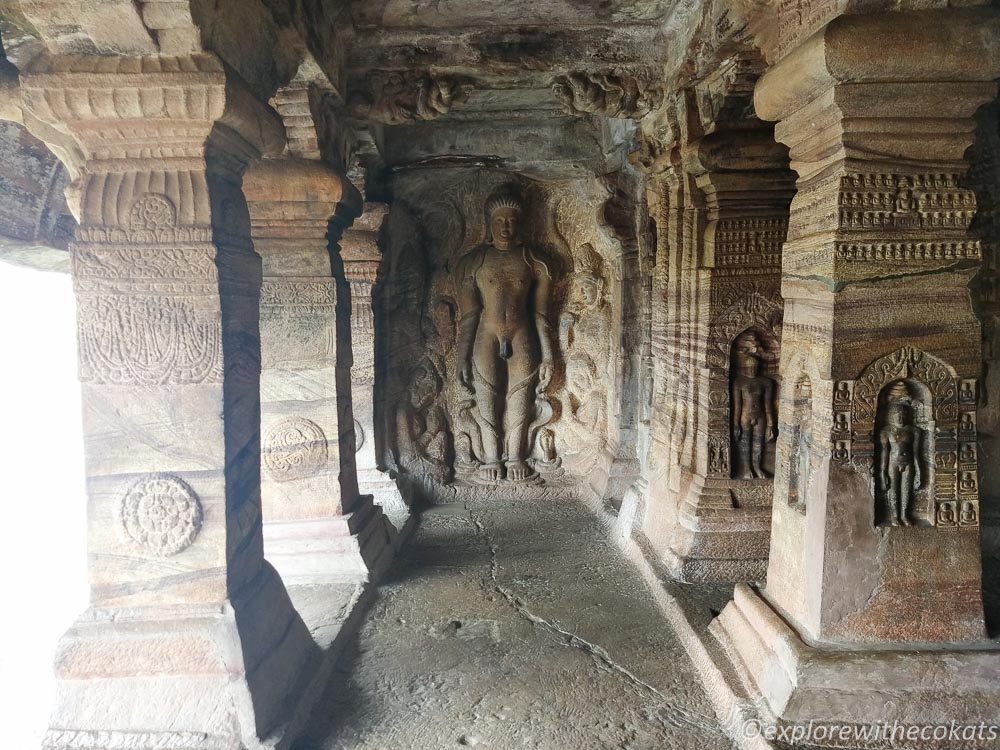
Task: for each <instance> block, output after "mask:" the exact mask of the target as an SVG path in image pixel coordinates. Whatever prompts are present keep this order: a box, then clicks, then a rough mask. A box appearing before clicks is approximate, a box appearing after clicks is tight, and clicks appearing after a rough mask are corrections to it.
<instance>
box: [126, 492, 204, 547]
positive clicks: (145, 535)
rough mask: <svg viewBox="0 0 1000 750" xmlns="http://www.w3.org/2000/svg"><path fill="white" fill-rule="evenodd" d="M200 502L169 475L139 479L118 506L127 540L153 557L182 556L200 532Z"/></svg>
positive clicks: (201, 516) (192, 493)
mask: <svg viewBox="0 0 1000 750" xmlns="http://www.w3.org/2000/svg"><path fill="white" fill-rule="evenodd" d="M202 518H203V514H202V509H201V502H200V501H199V499H198V496H197V495H196V494H195V493H194V490H192V489H191V488H190V487H189V486H188V485H187V483H185V482H184V481H183V480H181V479H179V478H177V477H175V476H172V475H170V474H150V475H148V476H145V477H142V478H141V479H139V480H138V481H137V482H135V483H134V484H133V485H132V486H131V487H129V489H128V490H127V491H126V493H125V495H124V496H123V497H122V500H121V504H120V505H119V520H120V522H121V528H122V531H123V532H124V534H125V536H126V538H128V540H129V541H130V542H132V543H134V544H136V545H138V546H140V547H142V548H143V549H144V550H145V551H146V552H147V553H149V554H151V555H153V556H155V557H171V556H173V555H176V554H178V553H180V552H183V551H184V550H185V549H187V548H188V547H189V546H191V543H192V542H194V540H195V537H197V536H198V532H199V531H200V530H201V523H202Z"/></svg>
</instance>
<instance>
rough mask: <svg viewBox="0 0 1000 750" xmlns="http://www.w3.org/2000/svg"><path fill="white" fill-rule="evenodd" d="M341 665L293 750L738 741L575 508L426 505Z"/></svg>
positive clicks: (593, 526) (654, 611)
mask: <svg viewBox="0 0 1000 750" xmlns="http://www.w3.org/2000/svg"><path fill="white" fill-rule="evenodd" d="M484 542H485V543H484ZM574 654H576V655H574ZM595 667H596V668H595ZM338 670H339V671H338V672H337V673H336V674H335V675H334V679H333V680H332V681H331V683H330V685H329V687H328V690H327V694H326V696H325V697H324V700H323V701H322V703H321V706H320V709H319V710H318V711H317V713H316V716H315V719H314V725H313V727H312V729H311V731H310V734H309V736H308V737H306V738H304V740H303V741H302V742H300V743H299V744H298V745H296V748H295V750H346V749H347V748H352V749H354V748H357V749H359V750H369V749H371V750H374V749H375V748H385V749H386V750H393V749H395V748H400V749H402V748H407V749H409V748H415V749H424V748H427V749H432V748H449V747H456V748H460V747H463V746H477V747H481V748H497V749H499V748H504V749H506V748H521V747H524V748H549V749H552V750H562V749H563V748H565V749H566V750H590V749H591V748H593V749H594V750H598V749H600V748H621V749H622V750H653V748H656V749H657V750H659V749H660V748H666V749H667V750H675V749H676V750H690V748H695V747H697V748H699V750H721V749H723V748H731V747H732V743H731V742H730V741H729V740H728V739H727V738H726V737H725V735H724V734H723V732H722V730H721V728H720V727H719V724H718V722H717V721H716V720H715V717H714V714H713V712H712V708H711V705H710V704H709V702H708V699H707V698H706V697H705V695H704V693H703V692H702V689H701V686H700V684H699V682H698V678H697V676H696V674H695V672H694V670H693V667H692V666H691V665H690V663H689V662H688V660H687V656H686V654H685V653H684V651H683V648H682V646H681V644H680V642H679V641H678V639H677V637H676V636H675V635H674V633H673V632H672V630H671V629H670V627H669V625H668V624H667V623H666V621H665V620H664V619H663V617H662V615H661V613H660V611H659V609H658V608H657V606H656V604H655V603H654V601H653V598H652V596H651V595H650V594H649V592H648V591H647V590H646V589H645V585H644V583H643V582H642V580H641V579H640V577H639V575H638V573H637V572H636V571H635V570H634V569H633V568H632V567H631V565H630V564H629V563H628V562H627V560H626V559H625V558H624V556H623V555H621V553H620V552H619V551H618V550H617V549H616V548H614V546H613V545H612V544H611V543H610V542H609V541H608V540H607V537H606V535H605V531H604V529H603V527H602V525H601V522H600V520H599V519H598V518H596V517H595V516H594V515H593V514H591V513H590V512H589V511H588V510H587V509H586V508H585V507H584V506H583V505H582V504H580V503H577V502H566V501H560V502H548V503H541V502H537V503H530V502H524V501H509V500H508V501H502V502H498V501H491V502H487V501H474V502H470V503H467V504H466V505H461V504H454V505H448V506H437V507H435V508H431V509H429V510H428V511H426V512H425V513H424V515H423V517H422V519H421V523H420V526H419V527H418V529H417V531H416V532H415V533H414V536H413V537H412V538H411V540H410V541H409V542H408V544H407V546H406V547H405V548H404V549H403V550H402V552H401V554H400V559H399V560H398V561H397V564H396V566H395V567H394V569H393V571H392V572H391V573H390V575H389V577H388V579H387V580H386V581H385V582H384V583H383V585H382V586H381V587H380V589H379V592H378V596H377V598H376V601H375V603H374V605H373V607H372V609H371V611H370V612H369V614H368V616H367V619H366V621H365V623H364V624H363V625H362V627H361V629H360V631H359V633H358V634H357V636H356V637H355V639H354V641H353V643H351V644H350V645H348V647H347V650H346V651H345V654H344V656H343V658H342V660H341V663H340V665H339V667H338Z"/></svg>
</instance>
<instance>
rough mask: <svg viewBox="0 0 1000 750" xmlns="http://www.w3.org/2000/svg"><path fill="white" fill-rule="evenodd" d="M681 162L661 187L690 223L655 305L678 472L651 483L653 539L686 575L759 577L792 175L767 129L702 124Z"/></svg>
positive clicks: (664, 199)
mask: <svg viewBox="0 0 1000 750" xmlns="http://www.w3.org/2000/svg"><path fill="white" fill-rule="evenodd" d="M680 159H681V162H682V163H681V165H679V167H677V168H675V174H676V179H675V182H677V183H678V185H677V189H675V190H671V189H670V188H669V187H668V186H663V188H662V189H661V192H662V193H663V195H662V196H661V197H660V198H659V201H660V203H661V204H664V205H666V204H668V203H671V202H672V203H673V204H674V205H675V206H676V205H678V204H682V205H681V207H680V208H678V209H675V210H680V211H681V218H682V219H683V230H682V231H681V233H680V236H679V237H677V238H676V241H675V242H674V243H673V245H672V246H668V252H669V253H670V254H671V258H670V259H669V260H668V259H666V258H665V259H664V263H666V264H672V265H671V268H670V273H668V274H667V278H666V279H665V281H666V283H667V284H668V289H667V290H666V294H667V298H668V299H667V300H665V301H664V302H663V303H661V305H665V306H666V307H667V316H666V317H667V321H668V323H667V326H668V328H667V330H668V331H669V334H670V337H669V338H668V339H667V340H666V341H663V339H662V338H661V340H660V344H659V345H660V346H661V347H665V349H666V351H665V354H666V357H665V361H666V363H667V364H668V370H669V372H668V373H667V374H666V378H667V381H668V382H669V388H670V389H671V390H672V391H673V392H672V394H671V395H672V397H673V399H674V403H673V405H672V411H673V413H672V415H671V416H670V417H669V418H668V419H667V420H665V421H666V423H668V426H667V430H668V432H669V435H661V437H660V440H661V441H663V442H665V443H666V445H667V450H668V451H670V452H671V453H672V454H673V455H672V458H671V459H668V464H670V471H669V472H667V471H661V472H660V477H659V478H658V480H657V481H656V482H654V483H653V484H652V485H651V487H650V492H651V496H650V497H651V499H650V504H651V505H658V506H668V509H662V510H660V511H656V512H657V513H659V514H660V515H664V516H668V517H670V520H669V522H667V523H666V528H663V527H662V526H661V529H660V530H659V533H658V535H655V536H651V540H652V541H653V544H654V546H655V547H656V548H657V549H658V550H660V551H662V553H663V554H664V557H665V559H666V560H667V562H668V564H669V565H670V566H671V568H672V571H673V572H674V574H675V575H677V576H678V577H679V578H681V579H683V580H702V581H711V580H715V581H734V580H737V581H738V580H759V579H762V578H763V577H764V572H765V569H766V561H767V550H768V534H769V528H770V503H771V493H772V480H771V476H772V475H773V472H774V435H775V432H776V430H777V426H778V425H777V399H776V396H777V374H778V362H779V346H780V337H781V315H782V301H781V296H780V294H779V290H778V286H779V275H780V259H781V243H782V241H783V240H784V238H785V231H786V227H787V220H788V203H789V201H790V200H791V196H792V192H793V176H792V173H791V172H790V171H789V170H788V167H787V164H788V159H787V152H786V151H785V149H784V148H783V147H781V146H780V145H779V144H775V143H774V141H773V137H772V134H771V131H770V129H765V128H760V127H758V128H756V129H752V130H721V131H717V132H715V133H712V134H710V135H705V136H703V137H701V138H700V139H698V140H696V141H695V142H693V143H691V144H689V145H687V146H685V147H683V148H682V149H681V150H680ZM678 190H679V191H680V192H678ZM671 198H672V200H671ZM665 218H667V222H666V223H667V226H665V227H664V231H665V232H666V233H667V235H668V236H670V226H669V217H665ZM658 262H659V261H658ZM661 336H662V334H661ZM666 407H667V405H666V404H664V405H662V406H661V408H666ZM681 435H683V438H681Z"/></svg>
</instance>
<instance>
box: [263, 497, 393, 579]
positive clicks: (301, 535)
mask: <svg viewBox="0 0 1000 750" xmlns="http://www.w3.org/2000/svg"><path fill="white" fill-rule="evenodd" d="M393 533H394V532H393V531H392V530H391V528H390V525H389V523H388V521H386V518H385V516H384V514H383V513H382V509H381V508H380V507H379V506H377V505H375V503H374V502H373V500H372V496H371V495H361V497H360V498H359V500H358V503H357V506H356V508H355V510H354V511H353V512H351V513H346V514H344V515H342V516H336V517H333V518H315V519H305V520H296V521H274V522H271V523H266V524H264V556H265V557H266V558H267V559H268V561H269V562H270V563H271V564H272V565H274V567H275V568H276V569H277V570H278V572H279V573H280V574H281V579H282V580H283V581H284V582H285V584H286V585H287V586H300V585H312V584H325V583H350V582H358V581H377V580H378V579H379V578H380V577H381V576H382V574H383V573H384V572H385V570H386V568H388V566H389V563H390V562H391V561H392V550H393V545H392V537H391V534H393Z"/></svg>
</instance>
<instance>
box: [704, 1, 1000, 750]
mask: <svg viewBox="0 0 1000 750" xmlns="http://www.w3.org/2000/svg"><path fill="white" fill-rule="evenodd" d="M998 74H1000V14H998V13H997V11H995V10H956V9H950V10H948V11H941V12H937V11H927V12H922V13H916V12H914V13H889V14H884V15H868V16H844V17H841V18H839V19H836V20H834V21H832V22H830V23H829V24H828V25H827V26H826V27H825V28H824V29H822V30H821V31H820V32H819V33H818V34H816V35H814V36H812V37H810V38H809V39H808V40H806V41H805V42H803V43H802V45H801V46H800V47H798V48H797V49H795V50H794V51H792V52H790V53H789V54H788V56H787V57H785V58H784V59H783V60H781V61H780V62H779V63H778V64H777V65H776V66H775V67H774V68H772V70H770V71H769V72H768V73H767V74H766V75H765V76H764V78H763V79H762V80H761V82H760V84H759V85H758V87H757V92H756V105H757V112H758V113H759V114H760V115H761V116H763V117H766V118H768V119H771V120H778V121H780V122H779V123H778V124H777V125H776V128H775V133H776V136H777V138H778V139H779V140H781V141H783V142H784V143H786V144H788V146H789V147H790V153H791V158H792V166H793V167H794V168H795V169H796V171H797V172H798V175H799V176H798V192H797V194H796V196H795V198H794V200H793V202H792V207H791V219H790V223H789V232H788V240H787V242H786V243H785V245H784V248H783V266H782V273H783V276H782V293H783V295H784V297H785V322H784V327H783V336H782V342H781V343H782V360H781V393H780V401H781V407H780V413H781V415H782V416H781V421H782V425H781V437H780V438H779V442H778V466H779V472H778V476H777V478H776V482H775V495H774V508H773V516H772V518H773V525H772V535H771V554H770V561H769V567H768V574H767V586H766V588H764V589H762V590H760V591H755V590H752V589H750V588H748V587H745V586H739V587H737V591H736V596H735V601H734V602H731V603H730V604H729V605H728V606H727V607H726V609H725V610H724V612H723V613H722V615H721V617H720V618H719V619H718V620H717V621H716V623H714V624H713V629H714V631H715V632H716V634H717V635H718V636H719V637H720V638H721V639H722V640H723V641H724V642H725V643H726V644H727V646H728V648H729V650H730V652H731V653H733V654H735V657H736V659H737V660H738V661H739V662H741V668H745V670H746V672H747V674H748V676H749V678H750V680H751V682H752V684H753V685H754V686H755V687H756V689H757V690H759V691H760V693H761V694H762V696H763V697H764V698H765V699H766V701H767V704H768V706H769V708H770V710H771V711H772V712H773V713H774V715H775V716H777V717H778V718H779V720H780V721H786V722H807V721H810V720H816V721H843V720H847V719H850V720H853V721H870V722H876V721H888V722H893V721H897V720H898V721H900V722H905V723H914V724H922V725H928V724H948V723H950V722H952V721H955V722H958V723H959V724H963V723H970V724H972V723H977V722H979V721H985V722H986V723H987V724H996V723H997V722H998V720H1000V701H998V700H997V693H998V692H1000V687H998V686H1000V660H998V659H997V652H996V651H995V650H992V651H991V650H989V649H990V648H991V646H990V644H989V642H987V641H985V631H984V625H983V602H982V594H981V562H980V530H979V490H978V481H979V480H978V461H977V458H978V456H977V453H978V451H977V446H976V433H977V398H978V396H977V390H978V388H977V385H978V378H979V376H980V370H981V363H982V352H981V339H980V324H979V321H978V320H977V318H976V315H975V312H974V310H973V307H972V304H971V301H970V294H969V288H968V287H969V282H970V280H972V278H973V277H974V276H975V275H976V273H977V271H978V270H979V264H980V255H981V246H980V242H979V240H978V239H977V238H976V236H975V234H974V233H972V232H970V230H969V225H970V222H971V221H972V219H973V217H974V215H975V212H976V197H975V194H974V193H973V192H972V191H971V190H969V189H967V188H966V187H965V186H964V175H965V173H966V172H967V164H966V162H965V161H964V158H963V157H964V154H965V153H966V150H967V149H968V148H969V146H970V145H971V144H972V141H973V135H974V130H975V122H974V119H973V117H974V115H975V113H976V111H977V109H979V108H980V107H981V106H982V105H983V104H985V103H987V102H989V101H990V100H992V99H993V97H994V96H995V95H996V84H995V82H994V81H995V79H996V78H997V76H998ZM806 642H808V643H809V644H811V645H809V646H807V645H806ZM923 644H934V645H935V648H936V649H937V650H938V652H937V653H935V654H934V655H933V659H932V660H930V661H928V659H927V657H926V656H921V655H919V654H917V653H915V649H918V648H922V647H923ZM907 739H908V740H912V739H913V738H912V737H907ZM962 739H968V738H967V737H963V738H962ZM908 744H909V743H908ZM914 744H916V745H920V746H924V745H926V746H939V745H938V744H936V743H935V742H933V741H927V738H925V737H921V738H919V739H918V741H917V742H915V743H914ZM944 744H947V743H941V745H944ZM987 744H989V743H986V744H982V745H980V744H978V743H972V742H970V743H968V744H967V745H964V744H963V746H968V747H979V746H984V747H985V746H986V745H987ZM947 746H949V747H952V746H955V744H954V743H951V744H947Z"/></svg>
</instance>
